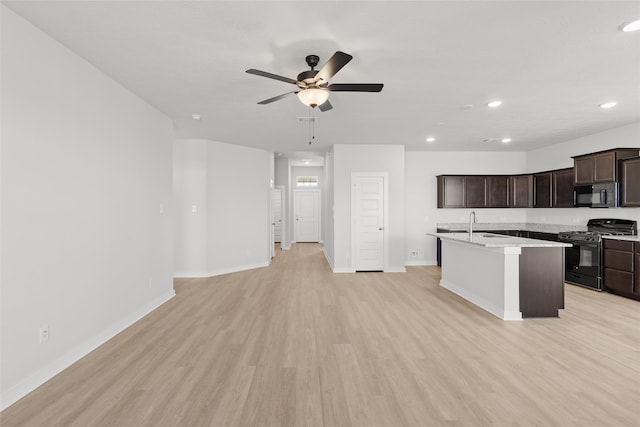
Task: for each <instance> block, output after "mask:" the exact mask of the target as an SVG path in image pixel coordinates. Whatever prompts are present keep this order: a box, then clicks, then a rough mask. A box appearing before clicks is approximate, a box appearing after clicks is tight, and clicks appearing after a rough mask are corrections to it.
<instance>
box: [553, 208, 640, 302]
mask: <svg viewBox="0 0 640 427" xmlns="http://www.w3.org/2000/svg"><path fill="white" fill-rule="evenodd" d="M637 232H638V229H637V223H636V221H632V220H628V219H618V218H595V219H590V220H589V222H588V223H587V230H586V231H566V232H562V233H559V234H558V240H559V241H560V242H565V243H571V244H572V246H571V247H569V248H565V281H567V282H569V283H573V284H576V285H580V286H585V287H588V288H592V289H595V290H598V291H602V290H603V289H604V286H603V283H602V272H603V259H602V254H603V251H602V237H603V236H633V235H636V234H637Z"/></svg>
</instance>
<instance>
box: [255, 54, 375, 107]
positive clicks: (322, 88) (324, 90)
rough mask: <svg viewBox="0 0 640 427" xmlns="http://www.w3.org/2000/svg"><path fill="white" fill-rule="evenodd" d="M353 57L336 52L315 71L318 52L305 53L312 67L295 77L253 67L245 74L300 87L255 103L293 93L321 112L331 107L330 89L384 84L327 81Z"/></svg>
mask: <svg viewBox="0 0 640 427" xmlns="http://www.w3.org/2000/svg"><path fill="white" fill-rule="evenodd" d="M352 58H353V56H351V55H349V54H347V53H344V52H340V51H337V52H336V53H334V54H333V56H332V57H331V58H330V59H329V60H328V61H327V63H326V64H324V65H323V66H322V68H321V69H320V70H315V69H314V68H315V67H316V66H317V65H318V62H320V58H319V57H318V56H317V55H308V56H307V57H306V58H305V60H306V61H307V65H308V66H309V67H311V69H310V70H307V71H303V72H301V73H300V74H298V77H297V78H296V80H294V79H290V78H288V77H284V76H279V75H277V74H272V73H268V72H266V71H260V70H255V69H253V68H252V69H250V70H247V73H249V74H255V75H256V76H262V77H268V78H270V79H275V80H280V81H283V82H285V83H291V84H294V85H296V86H298V88H300V90H297V91H291V92H287V93H283V94H282V95H278V96H274V97H273V98H269V99H265V100H264V101H260V102H258V104H270V103H272V102H274V101H278V100H280V99H282V98H284V97H286V96H289V95H291V94H292V93H295V94H296V95H298V99H299V100H300V102H302V103H303V104H305V105H307V106H309V107H311V108H315V107H318V108H319V109H320V111H327V110H330V109H332V108H333V106H332V105H331V103H330V102H329V92H380V91H381V90H382V87H383V86H384V85H383V84H382V83H334V84H329V79H331V77H333V76H334V75H335V74H336V73H337V72H338V71H340V70H341V69H342V67H344V66H345V65H347V63H348V62H349V61H351V59H352Z"/></svg>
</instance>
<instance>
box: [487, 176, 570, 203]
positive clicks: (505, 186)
mask: <svg viewBox="0 0 640 427" xmlns="http://www.w3.org/2000/svg"><path fill="white" fill-rule="evenodd" d="M572 179H573V177H572ZM487 196H488V199H489V201H488V202H487V205H488V206H489V207H490V208H508V207H509V177H508V176H489V177H487Z"/></svg>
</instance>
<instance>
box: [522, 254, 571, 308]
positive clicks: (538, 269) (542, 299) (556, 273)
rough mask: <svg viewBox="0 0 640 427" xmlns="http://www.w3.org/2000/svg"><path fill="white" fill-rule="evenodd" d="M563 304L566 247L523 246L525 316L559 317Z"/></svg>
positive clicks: (523, 304)
mask: <svg viewBox="0 0 640 427" xmlns="http://www.w3.org/2000/svg"><path fill="white" fill-rule="evenodd" d="M559 308H564V248H522V255H521V256H520V311H521V312H522V317H525V318H527V317H558V309H559Z"/></svg>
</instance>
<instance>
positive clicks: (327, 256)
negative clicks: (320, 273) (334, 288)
mask: <svg viewBox="0 0 640 427" xmlns="http://www.w3.org/2000/svg"><path fill="white" fill-rule="evenodd" d="M322 253H323V254H324V259H326V260H327V264H329V268H330V269H331V271H333V263H332V262H331V260H330V259H329V255H328V254H327V248H325V247H324V246H323V247H322Z"/></svg>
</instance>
